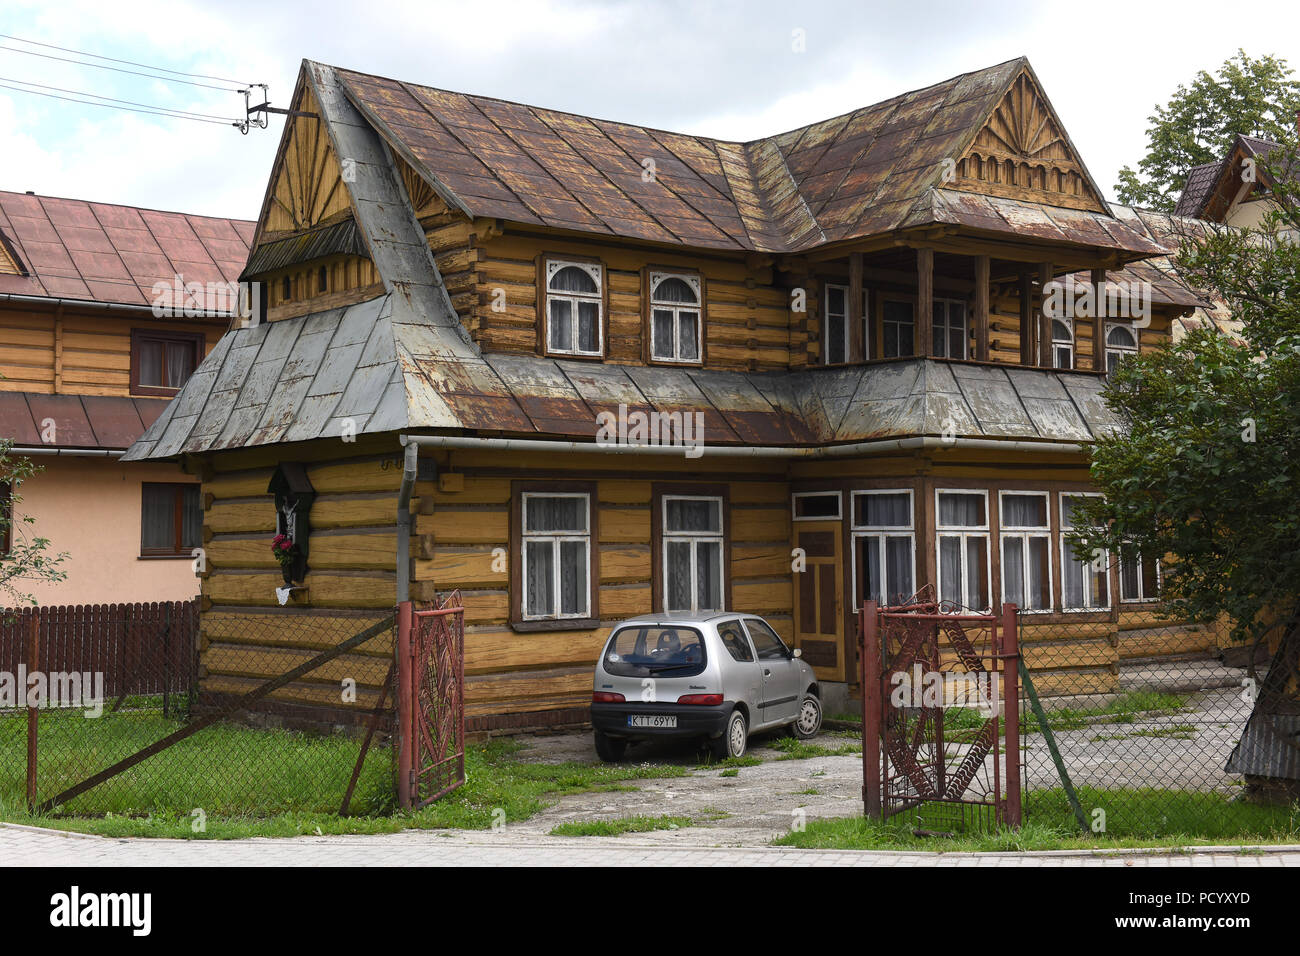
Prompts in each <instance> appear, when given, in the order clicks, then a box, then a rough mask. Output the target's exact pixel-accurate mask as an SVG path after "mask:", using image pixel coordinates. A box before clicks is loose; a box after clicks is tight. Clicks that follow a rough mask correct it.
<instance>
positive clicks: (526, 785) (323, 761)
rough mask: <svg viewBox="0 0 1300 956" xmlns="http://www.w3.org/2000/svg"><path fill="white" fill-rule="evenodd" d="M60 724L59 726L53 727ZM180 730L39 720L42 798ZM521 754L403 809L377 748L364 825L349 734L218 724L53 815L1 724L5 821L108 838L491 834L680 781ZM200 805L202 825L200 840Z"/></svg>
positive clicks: (363, 791) (493, 751)
mask: <svg viewBox="0 0 1300 956" xmlns="http://www.w3.org/2000/svg"><path fill="white" fill-rule="evenodd" d="M47 723H48V724H51V726H47ZM176 726H179V724H178V722H177V721H164V720H163V719H162V718H161V717H157V716H144V715H126V714H118V715H114V716H113V717H105V718H101V719H99V720H94V721H87V720H83V719H80V718H69V717H68V716H67V715H48V720H47V716H46V715H43V716H42V726H41V760H40V763H39V765H38V769H39V783H40V793H41V795H42V797H48V796H51V795H53V794H54V793H55V792H57V790H58V789H60V788H62V787H66V786H68V785H69V784H71V783H74V782H76V781H79V780H81V779H83V778H84V777H86V776H87V775H89V774H90V773H93V772H95V771H97V770H100V769H102V768H104V767H107V766H109V765H110V764H111V763H113V762H114V761H116V760H117V759H120V758H121V757H122V756H125V755H127V754H130V753H133V752H135V751H136V750H139V749H140V748H141V747H144V746H147V745H148V744H150V743H153V742H154V741H156V740H158V739H159V738H161V737H162V736H164V735H165V734H166V733H168V732H170V730H172V729H174V728H175V727H176ZM521 748H522V744H518V743H515V742H513V741H509V740H497V741H493V742H491V743H490V744H488V745H487V746H484V747H470V748H467V750H466V753H465V769H466V783H465V785H464V786H463V787H461V788H460V789H458V790H456V791H454V792H452V793H451V794H449V795H447V796H446V797H444V798H442V799H441V800H439V801H437V802H436V803H434V804H432V805H431V806H429V807H426V808H424V809H423V810H418V811H414V812H400V811H396V812H395V811H394V810H393V800H392V791H391V779H392V765H391V760H390V754H389V752H388V751H387V750H385V749H378V748H377V749H373V750H372V751H371V753H370V755H369V757H368V758H367V760H366V764H365V767H364V769H363V772H362V775H361V778H360V781H359V783H358V785H357V790H356V794H355V796H354V797H353V802H352V813H353V814H354V816H349V817H341V816H339V813H338V811H339V804H340V803H341V801H342V796H343V792H344V789H345V788H346V786H347V782H348V778H349V777H350V775H351V773H352V767H353V764H354V763H355V761H356V756H357V752H358V743H357V742H356V741H354V740H351V739H349V738H346V737H342V736H312V735H305V734H299V733H292V732H288V731H282V730H261V729H254V728H249V727H243V726H234V725H216V726H213V727H210V728H207V729H205V730H203V731H200V732H199V733H198V734H196V735H195V736H194V737H192V738H189V739H187V740H185V741H182V742H181V743H179V744H177V745H175V746H173V747H171V748H169V749H167V750H165V751H162V752H161V753H159V754H157V755H155V756H153V757H151V758H149V759H147V760H145V761H144V762H143V763H141V764H139V765H137V766H136V767H134V768H132V769H131V770H129V771H127V772H126V773H124V774H122V775H120V776H118V777H115V778H112V779H111V780H109V781H107V782H105V783H103V784H101V785H100V786H98V787H95V788H93V789H91V790H90V791H88V792H87V793H86V794H84V795H82V796H81V797H78V798H75V799H74V800H73V801H71V802H70V803H69V804H68V805H67V806H66V807H60V808H56V810H55V811H54V814H51V815H33V814H30V813H28V812H27V810H26V808H25V799H24V776H23V772H24V771H23V768H24V765H25V764H24V761H25V753H26V750H25V722H24V721H22V720H0V820H6V821H9V822H14V823H27V824H32V825H37V826H49V827H55V828H59V829H69V830H80V831H83V832H88V833H98V834H102V835H105V836H152V837H186V838H207V839H231V838H236V837H250V836H267V837H269V836H277V837H278V836H296V835H299V834H312V833H321V834H338V833H391V832H395V831H398V830H402V829H407V828H417V829H426V828H440V827H453V828H460V829H484V828H487V827H491V826H493V825H494V823H496V822H504V823H514V822H518V821H520V820H526V819H528V818H529V817H531V816H533V815H534V814H536V813H538V812H539V811H541V810H542V809H544V808H545V807H546V806H548V805H550V804H551V803H553V802H554V801H555V800H556V799H557V798H558V797H560V796H564V795H566V794H571V793H584V792H597V791H615V790H628V789H634V788H633V787H632V786H631V785H630V783H629V781H635V780H640V779H647V778H663V777H679V776H683V775H685V774H686V773H687V772H688V771H687V770H686V769H685V768H682V767H678V766H673V765H666V764H635V763H619V764H599V765H591V764H584V763H577V762H566V763H558V764H548V763H532V762H525V761H520V760H517V759H514V757H513V755H514V754H515V753H516V752H517V751H518V750H519V749H521ZM195 809H201V810H202V811H203V814H204V815H205V817H206V820H205V823H206V829H204V830H202V831H200V832H196V831H195V824H196V820H197V818H196V817H195V815H194V814H193V811H194V810H195Z"/></svg>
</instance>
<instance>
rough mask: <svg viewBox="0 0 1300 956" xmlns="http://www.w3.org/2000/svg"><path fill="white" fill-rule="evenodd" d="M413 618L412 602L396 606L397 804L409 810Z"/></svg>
mask: <svg viewBox="0 0 1300 956" xmlns="http://www.w3.org/2000/svg"><path fill="white" fill-rule="evenodd" d="M413 618H414V615H413V613H412V607H411V602H410V601H402V602H401V603H400V604H398V605H397V640H396V641H395V642H394V648H393V651H394V653H395V654H396V655H397V661H396V663H397V805H398V806H399V807H401V808H403V809H407V810H409V809H410V808H411V806H412V805H413V802H414V801H413V794H412V793H411V773H412V768H413V767H414V766H415V760H414V756H413V753H412V748H413V747H414V746H415V739H414V736H415V735H414V729H415V719H414V705H415V702H414V700H413V697H412V694H413V688H412V686H411V681H412V675H411V669H412V668H411V623H412V620H413Z"/></svg>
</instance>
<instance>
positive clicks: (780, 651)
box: [745, 617, 789, 661]
mask: <svg viewBox="0 0 1300 956" xmlns="http://www.w3.org/2000/svg"><path fill="white" fill-rule="evenodd" d="M745 630H747V631H749V636H750V637H751V638H753V639H754V649H755V650H757V651H758V659H759V660H760V661H770V660H776V659H778V658H784V657H788V656H789V651H787V650H786V647H785V643H784V642H783V641H782V640H781V638H779V637H777V634H776V631H774V630H772V628H770V627H768V625H767V623H766V622H764V621H760V620H759V619H758V618H753V617H750V618H746V619H745Z"/></svg>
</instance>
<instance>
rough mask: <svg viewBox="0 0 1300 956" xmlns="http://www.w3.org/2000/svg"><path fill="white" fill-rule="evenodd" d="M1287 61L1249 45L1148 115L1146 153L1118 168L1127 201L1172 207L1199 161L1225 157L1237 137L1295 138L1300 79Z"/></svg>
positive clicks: (1181, 87) (1122, 199) (1122, 195)
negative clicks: (1251, 50) (1253, 51)
mask: <svg viewBox="0 0 1300 956" xmlns="http://www.w3.org/2000/svg"><path fill="white" fill-rule="evenodd" d="M1293 72H1294V71H1293V70H1292V69H1291V68H1290V67H1289V66H1287V62H1286V60H1284V59H1281V58H1279V57H1273V56H1263V57H1259V58H1258V59H1251V58H1250V57H1249V56H1247V55H1246V53H1245V51H1244V50H1238V51H1237V54H1236V56H1233V57H1229V58H1228V59H1227V60H1225V61H1224V63H1223V65H1222V66H1221V67H1219V70H1218V72H1217V73H1216V74H1215V75H1214V76H1211V75H1210V74H1209V73H1206V72H1205V71H1204V70H1201V71H1199V72H1198V73H1197V74H1196V76H1195V78H1194V79H1193V80H1192V83H1191V85H1190V86H1184V85H1182V84H1180V85H1179V87H1178V89H1177V90H1176V91H1175V92H1174V95H1173V97H1172V98H1171V99H1170V100H1169V102H1168V103H1167V104H1166V105H1164V106H1157V107H1156V110H1155V112H1154V113H1152V114H1151V115H1150V116H1149V117H1148V118H1147V119H1148V122H1150V124H1151V126H1150V129H1149V130H1148V131H1147V154H1146V156H1144V157H1143V158H1142V159H1140V160H1138V168H1137V170H1136V171H1135V170H1133V169H1132V168H1131V167H1129V166H1125V167H1124V168H1123V169H1121V170H1120V171H1119V182H1118V183H1117V184H1116V186H1115V191H1116V194H1117V195H1118V196H1119V200H1120V202H1122V203H1127V204H1129V205H1135V206H1145V207H1147V208H1150V209H1162V210H1164V211H1166V212H1170V211H1172V210H1173V208H1174V204H1175V203H1176V202H1177V201H1178V197H1179V195H1181V194H1182V191H1183V186H1184V185H1186V183H1187V174H1188V172H1189V171H1190V170H1191V168H1192V167H1193V166H1200V165H1202V164H1203V163H1210V162H1214V161H1215V160H1219V159H1222V158H1223V156H1224V154H1226V153H1227V151H1228V146H1229V145H1231V143H1232V140H1233V138H1234V137H1235V136H1236V135H1237V134H1238V133H1241V134H1244V135H1246V136H1254V137H1258V138H1260V139H1267V140H1272V141H1273V142H1276V143H1280V142H1283V141H1284V140H1286V139H1288V138H1290V137H1294V135H1295V127H1296V110H1297V109H1300V81H1296V80H1293V79H1291V74H1292V73H1293Z"/></svg>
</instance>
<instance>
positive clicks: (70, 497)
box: [0, 192, 254, 605]
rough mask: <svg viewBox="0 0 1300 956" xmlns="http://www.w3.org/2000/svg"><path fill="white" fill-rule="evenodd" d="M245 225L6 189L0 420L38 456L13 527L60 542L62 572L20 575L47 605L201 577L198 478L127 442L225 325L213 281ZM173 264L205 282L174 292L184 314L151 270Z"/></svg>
mask: <svg viewBox="0 0 1300 956" xmlns="http://www.w3.org/2000/svg"><path fill="white" fill-rule="evenodd" d="M253 225H254V224H253V223H250V222H241V221H238V220H230V219H215V218H211V217H207V216H188V215H184V214H182V213H172V212H158V211H155V210H151V209H136V208H132V207H129V206H114V205H109V204H106V203H95V202H84V201H81V200H75V199H56V198H52V197H48V196H36V195H33V194H31V193H13V192H0V435H3V436H5V437H7V438H10V439H12V440H13V442H14V446H15V447H14V449H13V452H12V454H14V455H23V456H28V457H31V458H32V459H33V460H34V461H35V462H37V463H38V464H39V465H41V466H42V468H43V469H44V470H43V471H42V472H41V473H40V474H38V475H36V476H35V477H33V478H31V479H30V480H28V481H27V482H25V483H24V484H23V485H22V488H21V491H20V492H19V494H20V495H21V498H22V501H21V503H20V504H19V505H18V507H17V509H16V511H17V514H15V515H14V524H13V528H12V533H13V534H16V535H30V536H33V537H45V538H49V539H50V550H51V551H52V552H56V553H57V552H62V551H66V552H68V554H69V558H68V560H67V561H65V562H64V564H63V568H64V569H65V570H66V571H67V573H68V576H67V579H66V580H65V581H62V582H60V583H57V584H47V583H33V584H31V585H30V586H29V585H27V584H26V583H25V582H22V581H19V582H16V584H17V586H18V587H19V588H20V589H21V590H23V591H25V592H30V593H33V594H34V596H35V597H36V599H37V600H38V601H39V602H40V603H41V604H42V605H72V604H100V603H136V602H143V601H164V600H167V601H173V600H185V599H189V598H192V597H194V596H195V594H196V593H197V591H198V587H197V582H196V579H195V576H194V569H193V567H192V562H193V557H192V556H191V551H192V549H193V548H194V547H197V546H198V545H199V544H200V541H199V525H200V522H201V520H202V511H201V507H200V503H199V498H198V490H199V486H198V484H197V481H196V479H195V478H193V477H191V476H189V475H186V474H185V473H184V472H183V471H182V470H181V468H180V467H178V466H177V465H176V464H175V463H174V462H167V463H142V464H124V463H123V462H121V461H120V458H121V455H122V453H123V452H124V451H125V450H126V448H127V447H128V446H130V444H131V443H132V442H133V441H135V440H136V438H138V437H139V436H140V434H141V432H143V431H144V430H145V428H147V427H148V426H149V425H150V424H152V423H153V422H154V420H155V419H157V417H158V415H159V414H160V413H161V412H162V410H163V408H164V407H165V406H166V404H167V401H168V399H169V398H171V397H172V396H173V395H175V394H176V393H177V391H178V390H179V388H180V387H181V386H182V385H184V384H185V382H186V380H188V378H189V376H190V375H191V374H193V371H194V369H195V368H196V367H197V366H198V365H199V363H200V362H202V360H203V358H204V356H206V355H207V353H208V352H209V351H210V350H211V348H212V347H213V346H214V345H215V344H216V342H217V341H218V340H219V339H220V338H221V336H222V334H223V333H224V332H225V331H226V329H227V327H228V326H229V324H230V314H229V312H228V311H227V309H228V299H229V297H228V296H226V295H224V294H222V293H223V291H224V290H222V289H221V288H220V286H222V285H223V284H225V283H230V282H233V281H235V280H236V279H237V277H238V275H239V269H240V267H241V266H242V264H243V262H244V260H245V259H246V258H247V255H248V246H249V242H250V241H251V239H252V232H253ZM177 276H180V277H181V281H182V282H183V283H199V284H201V285H202V286H203V294H202V298H201V299H200V298H199V297H198V296H197V295H191V296H188V297H176V296H174V295H173V296H172V297H171V299H174V300H175V301H174V302H173V301H171V300H168V301H167V302H166V303H165V304H167V305H169V306H172V305H174V306H176V307H177V311H178V313H179V314H177V315H174V316H163V317H158V316H156V315H155V309H154V304H155V302H156V300H158V299H159V294H158V293H157V292H156V291H155V289H154V287H155V283H162V284H163V285H165V286H166V287H167V288H168V289H174V287H175V283H176V277H177ZM191 291H193V292H197V290H191ZM0 493H4V494H5V495H6V497H7V495H8V493H9V489H7V488H0ZM24 516H31V517H33V518H34V519H35V524H31V525H29V524H25V523H23V522H22V521H21V519H22V517H24ZM0 544H4V545H5V546H7V545H8V542H7V541H5V542H0ZM3 603H5V599H4V598H0V604H3Z"/></svg>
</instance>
